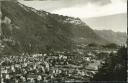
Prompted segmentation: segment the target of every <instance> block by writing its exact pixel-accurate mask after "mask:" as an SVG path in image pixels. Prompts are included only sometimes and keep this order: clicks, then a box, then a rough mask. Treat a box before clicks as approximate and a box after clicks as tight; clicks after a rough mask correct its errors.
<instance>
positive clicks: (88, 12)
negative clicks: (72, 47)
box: [52, 0, 127, 18]
mask: <svg viewBox="0 0 128 83" xmlns="http://www.w3.org/2000/svg"><path fill="white" fill-rule="evenodd" d="M97 1H99V0H97ZM104 1H105V0H104ZM93 3H96V2H93ZM93 3H88V4H86V5H81V6H73V7H69V8H62V9H59V10H54V11H52V13H57V14H61V15H66V16H73V17H80V18H89V17H99V16H106V15H113V14H119V13H126V12H127V3H125V2H123V1H122V0H111V3H109V4H107V5H103V6H100V5H97V4H93Z"/></svg>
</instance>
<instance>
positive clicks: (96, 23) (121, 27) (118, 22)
mask: <svg viewBox="0 0 128 83" xmlns="http://www.w3.org/2000/svg"><path fill="white" fill-rule="evenodd" d="M82 20H83V21H84V22H86V23H87V24H88V25H89V26H90V27H92V28H93V29H97V30H104V29H105V30H113V31H116V32H126V31H127V14H126V13H122V14H115V15H108V16H101V17H94V18H88V19H82Z"/></svg>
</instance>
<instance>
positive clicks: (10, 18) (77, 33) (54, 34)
mask: <svg viewBox="0 0 128 83" xmlns="http://www.w3.org/2000/svg"><path fill="white" fill-rule="evenodd" d="M1 4H2V6H1V12H2V34H3V35H2V36H3V40H4V42H5V43H6V44H7V46H9V47H11V48H12V47H13V49H14V48H15V49H16V50H18V51H19V52H21V53H22V52H25V53H26V52H29V53H34V52H40V51H42V50H48V49H56V50H61V49H70V48H72V47H74V45H73V44H74V43H75V44H82V43H84V44H88V43H91V42H96V43H100V44H105V43H106V41H105V40H104V39H102V38H100V37H99V36H97V34H96V33H95V32H94V31H93V30H92V29H91V28H90V27H89V26H87V25H86V24H85V23H83V22H82V21H81V20H80V19H78V18H72V17H67V16H59V15H56V14H50V13H48V12H45V11H37V10H35V9H33V8H29V7H26V6H24V5H22V4H20V3H19V2H12V1H3V2H1Z"/></svg>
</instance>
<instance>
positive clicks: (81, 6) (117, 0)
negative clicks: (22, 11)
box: [20, 0, 127, 30]
mask: <svg viewBox="0 0 128 83" xmlns="http://www.w3.org/2000/svg"><path fill="white" fill-rule="evenodd" d="M20 2H21V3H23V4H25V5H27V6H29V7H33V8H36V9H37V10H45V11H47V12H51V13H56V14H60V15H65V16H71V17H79V18H81V19H89V18H91V19H92V18H95V17H103V16H109V15H116V14H122V13H123V14H126V13H127V0H33V1H32V0H25V1H24V0H20ZM90 24H93V23H90ZM104 27H105V26H104ZM93 28H95V27H93ZM118 30H119V29H118ZM125 30H126V27H125Z"/></svg>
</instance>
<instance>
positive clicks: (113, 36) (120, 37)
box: [95, 30, 127, 45]
mask: <svg viewBox="0 0 128 83" xmlns="http://www.w3.org/2000/svg"><path fill="white" fill-rule="evenodd" d="M95 32H96V34H97V35H99V36H100V37H102V38H104V39H106V40H108V41H109V42H112V43H116V44H118V45H124V44H126V41H127V33H125V32H114V31H112V30H95Z"/></svg>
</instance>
